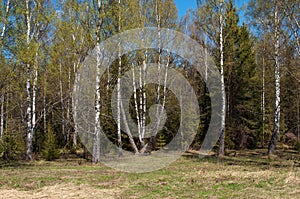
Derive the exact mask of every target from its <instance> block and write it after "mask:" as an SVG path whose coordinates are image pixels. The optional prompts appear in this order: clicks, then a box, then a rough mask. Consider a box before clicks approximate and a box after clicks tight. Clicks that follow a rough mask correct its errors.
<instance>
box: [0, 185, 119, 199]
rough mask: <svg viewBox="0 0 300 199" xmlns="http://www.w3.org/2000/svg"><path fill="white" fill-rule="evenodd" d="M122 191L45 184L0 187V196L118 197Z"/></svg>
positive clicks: (6, 198)
mask: <svg viewBox="0 0 300 199" xmlns="http://www.w3.org/2000/svg"><path fill="white" fill-rule="evenodd" d="M119 193H120V191H119V190H117V189H100V188H99V189H98V188H93V187H91V186H88V185H74V184H57V185H54V186H45V187H43V188H42V189H40V190H35V191H21V190H17V189H5V188H4V187H2V188H1V189H0V198H3V199H4V198H5V199H9V198H18V199H19V198H24V199H25V198H31V199H37V198H53V199H57V198H68V199H71V198H74V199H75V198H76V199H77V198H107V199H113V198H117V197H118V195H119Z"/></svg>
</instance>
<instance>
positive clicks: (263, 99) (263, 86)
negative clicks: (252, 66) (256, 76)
mask: <svg viewBox="0 0 300 199" xmlns="http://www.w3.org/2000/svg"><path fill="white" fill-rule="evenodd" d="M262 59H263V63H262V65H263V66H262V67H263V68H262V104H261V109H262V122H263V124H262V125H263V126H262V127H263V129H262V130H263V132H262V147H263V148H264V146H265V121H266V116H265V113H266V111H265V57H264V56H263V58H262Z"/></svg>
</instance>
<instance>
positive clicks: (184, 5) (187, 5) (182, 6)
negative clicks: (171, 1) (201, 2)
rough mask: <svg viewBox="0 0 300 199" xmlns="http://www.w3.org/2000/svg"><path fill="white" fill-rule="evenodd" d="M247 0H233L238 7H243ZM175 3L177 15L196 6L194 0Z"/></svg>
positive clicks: (180, 15)
mask: <svg viewBox="0 0 300 199" xmlns="http://www.w3.org/2000/svg"><path fill="white" fill-rule="evenodd" d="M248 1H249V0H234V2H235V4H236V6H237V7H238V9H242V8H243V7H245V6H246V4H247V2H248ZM175 3H176V4H177V9H178V16H179V17H182V16H184V15H185V13H186V11H187V10H188V9H195V8H197V3H196V0H175ZM240 15H243V13H240ZM240 19H241V20H243V16H240Z"/></svg>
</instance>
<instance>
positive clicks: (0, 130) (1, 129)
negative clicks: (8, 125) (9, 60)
mask: <svg viewBox="0 0 300 199" xmlns="http://www.w3.org/2000/svg"><path fill="white" fill-rule="evenodd" d="M9 7H10V0H7V2H6V9H5V17H4V19H3V27H2V31H1V35H0V37H1V38H0V40H1V48H2V46H3V43H2V42H3V38H4V35H5V32H6V26H7V20H8V14H9ZM4 104H5V94H4V93H2V95H1V121H0V139H2V137H3V133H4V120H5V118H4V117H5V114H4Z"/></svg>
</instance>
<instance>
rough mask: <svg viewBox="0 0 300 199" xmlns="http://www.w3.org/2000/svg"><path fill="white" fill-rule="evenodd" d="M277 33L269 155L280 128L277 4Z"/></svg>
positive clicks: (277, 18)
mask: <svg viewBox="0 0 300 199" xmlns="http://www.w3.org/2000/svg"><path fill="white" fill-rule="evenodd" d="M274 21H275V32H274V39H275V44H274V50H275V111H274V129H273V134H272V137H271V140H270V143H269V147H268V154H269V155H270V154H273V153H274V151H275V148H276V144H277V139H278V135H279V127H280V67H279V17H278V5H277V3H276V2H275V11H274Z"/></svg>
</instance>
